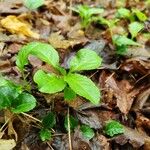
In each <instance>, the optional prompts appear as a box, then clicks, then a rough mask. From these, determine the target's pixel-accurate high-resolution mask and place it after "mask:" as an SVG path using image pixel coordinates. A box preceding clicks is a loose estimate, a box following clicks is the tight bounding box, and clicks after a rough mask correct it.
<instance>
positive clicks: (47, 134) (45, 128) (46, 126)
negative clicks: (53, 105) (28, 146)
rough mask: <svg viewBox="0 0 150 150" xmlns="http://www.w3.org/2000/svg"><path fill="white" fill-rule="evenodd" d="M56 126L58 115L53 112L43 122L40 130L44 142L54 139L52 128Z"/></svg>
mask: <svg viewBox="0 0 150 150" xmlns="http://www.w3.org/2000/svg"><path fill="white" fill-rule="evenodd" d="M55 124H56V115H55V114H54V113H53V112H50V113H48V114H47V115H46V116H45V117H44V118H43V120H42V129H41V130H40V132H39V133H40V138H41V140H42V141H46V140H50V139H51V138H52V132H51V128H53V127H54V126H55Z"/></svg>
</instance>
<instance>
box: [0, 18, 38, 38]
mask: <svg viewBox="0 0 150 150" xmlns="http://www.w3.org/2000/svg"><path fill="white" fill-rule="evenodd" d="M1 25H2V27H4V28H6V29H7V30H8V31H9V32H11V33H12V34H19V35H25V36H28V37H32V38H36V39H39V34H38V33H35V32H33V31H31V26H30V25H29V24H27V23H24V22H21V21H20V20H19V19H18V18H17V17H16V16H13V15H10V16H7V17H6V18H4V19H2V20H1Z"/></svg>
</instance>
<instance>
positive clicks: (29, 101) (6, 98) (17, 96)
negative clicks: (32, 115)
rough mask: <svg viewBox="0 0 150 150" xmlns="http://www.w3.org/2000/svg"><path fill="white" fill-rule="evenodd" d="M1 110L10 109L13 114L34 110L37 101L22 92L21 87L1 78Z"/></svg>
mask: <svg viewBox="0 0 150 150" xmlns="http://www.w3.org/2000/svg"><path fill="white" fill-rule="evenodd" d="M0 79H1V81H2V82H1V83H0V110H2V109H9V110H10V111H11V112H13V113H17V114H18V113H22V112H28V111H30V110H32V109H33V108H34V107H35V106H36V99H35V98H34V97H33V96H32V95H31V94H29V93H26V92H24V91H22V90H21V88H20V86H18V85H16V84H14V83H12V82H11V81H9V80H6V79H4V78H2V77H0Z"/></svg>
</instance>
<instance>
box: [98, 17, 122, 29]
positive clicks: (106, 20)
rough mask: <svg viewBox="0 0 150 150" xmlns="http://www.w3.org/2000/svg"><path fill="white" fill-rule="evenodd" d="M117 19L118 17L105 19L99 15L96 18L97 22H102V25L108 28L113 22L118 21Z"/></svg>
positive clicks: (113, 24)
mask: <svg viewBox="0 0 150 150" xmlns="http://www.w3.org/2000/svg"><path fill="white" fill-rule="evenodd" d="M118 21H119V20H118V19H111V20H108V19H105V18H103V17H99V19H98V22H99V23H100V24H104V25H107V26H108V27H109V28H112V27H113V26H115V24H116V23H117V22H118Z"/></svg>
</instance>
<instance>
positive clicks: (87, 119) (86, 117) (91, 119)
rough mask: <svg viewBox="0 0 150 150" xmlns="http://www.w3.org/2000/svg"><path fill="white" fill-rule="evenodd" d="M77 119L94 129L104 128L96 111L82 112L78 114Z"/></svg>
mask: <svg viewBox="0 0 150 150" xmlns="http://www.w3.org/2000/svg"><path fill="white" fill-rule="evenodd" d="M77 117H78V119H79V120H80V121H81V123H83V124H86V125H88V126H90V127H91V128H94V129H100V128H102V124H101V121H100V119H99V117H98V115H97V113H96V112H94V111H84V112H83V111H80V112H77Z"/></svg>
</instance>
